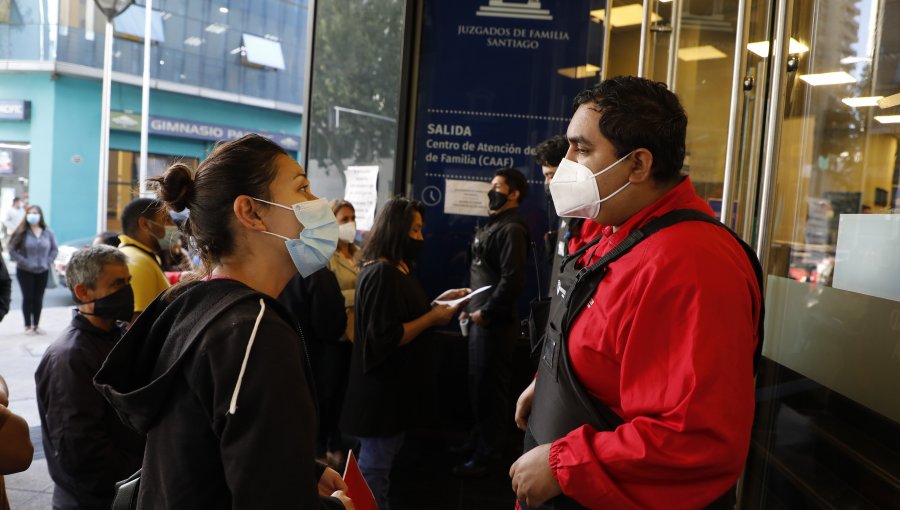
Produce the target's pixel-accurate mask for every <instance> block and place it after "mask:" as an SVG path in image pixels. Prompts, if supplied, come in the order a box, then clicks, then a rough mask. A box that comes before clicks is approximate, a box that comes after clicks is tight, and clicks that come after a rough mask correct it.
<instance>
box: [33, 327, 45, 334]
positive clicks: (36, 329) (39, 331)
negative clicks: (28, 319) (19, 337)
mask: <svg viewBox="0 0 900 510" xmlns="http://www.w3.org/2000/svg"><path fill="white" fill-rule="evenodd" d="M31 331H34V334H35V335H46V334H47V332H46V331H44V330H43V329H41V328H39V327H37V326H35V327H34V328H33V329H32V330H31Z"/></svg>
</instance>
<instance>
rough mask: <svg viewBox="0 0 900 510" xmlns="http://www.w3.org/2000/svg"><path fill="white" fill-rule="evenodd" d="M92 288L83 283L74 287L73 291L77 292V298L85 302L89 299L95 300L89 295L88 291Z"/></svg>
mask: <svg viewBox="0 0 900 510" xmlns="http://www.w3.org/2000/svg"><path fill="white" fill-rule="evenodd" d="M89 290H92V289H90V288H89V287H88V286H87V285H85V284H83V283H79V284H76V285H75V286H74V287H72V292H73V293H74V294H75V299H77V300H78V301H79V302H80V303H84V302H87V301H93V299H92V298H91V297H89V296H88V291H89Z"/></svg>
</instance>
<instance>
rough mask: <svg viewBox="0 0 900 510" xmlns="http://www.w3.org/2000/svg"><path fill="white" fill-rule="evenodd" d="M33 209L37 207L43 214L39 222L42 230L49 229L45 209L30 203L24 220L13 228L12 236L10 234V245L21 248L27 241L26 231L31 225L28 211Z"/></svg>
mask: <svg viewBox="0 0 900 510" xmlns="http://www.w3.org/2000/svg"><path fill="white" fill-rule="evenodd" d="M32 209H37V211H38V213H39V214H40V215H41V221H39V222H38V225H39V226H40V227H41V229H42V230H47V223H45V222H44V211H43V210H42V209H41V208H40V206H37V205H29V206H28V209H25V216H23V217H22V221H20V222H19V226H18V227H16V229H15V230H13V233H12V235H11V236H9V246H10V247H12V248H15V249H17V250H18V249H20V248H21V247H22V244H24V243H25V232H26V231H27V229H28V228H29V227H30V225H29V224H28V211H30V210H32Z"/></svg>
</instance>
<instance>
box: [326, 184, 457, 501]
mask: <svg viewBox="0 0 900 510" xmlns="http://www.w3.org/2000/svg"><path fill="white" fill-rule="evenodd" d="M424 213H425V207H424V205H423V204H422V203H421V202H418V201H410V200H407V199H405V198H401V197H397V198H394V199H392V200H390V201H388V202H387V204H385V206H384V208H383V209H382V211H381V213H380V214H379V215H378V218H376V219H375V224H374V226H373V227H372V230H371V231H370V232H369V234H368V235H367V236H366V241H365V244H364V246H363V251H362V266H363V267H362V271H361V272H360V274H359V280H358V282H357V287H356V304H355V308H356V316H355V318H354V322H355V324H354V328H355V337H356V338H355V341H354V343H353V357H352V359H351V361H350V380H349V383H348V385H347V394H346V397H345V400H344V410H343V413H342V416H341V430H343V431H344V432H346V433H348V434H352V435H354V436H356V437H357V438H359V440H360V443H361V445H360V450H359V468H360V470H361V471H362V473H363V476H364V477H365V479H366V482H368V484H369V487H371V489H372V493H373V494H374V495H375V500H376V502H377V503H378V508H379V509H380V510H389V500H388V491H389V488H390V473H391V467H392V466H393V462H394V458H395V457H396V455H397V452H398V451H399V450H400V446H402V444H403V433H404V431H405V430H407V429H408V428H409V426H410V424H411V423H412V422H413V421H414V420H415V419H416V410H417V405H416V400H417V399H416V393H415V392H416V390H417V389H418V388H421V387H425V386H428V384H427V381H424V380H422V376H425V375H426V374H423V373H422V372H421V371H419V370H417V369H418V368H419V367H420V366H421V364H422V362H423V355H424V354H425V353H424V352H423V349H425V348H427V347H428V345H427V344H428V338H429V336H430V332H431V331H430V330H431V328H433V327H435V326H443V325H445V324H447V323H448V322H450V319H452V318H453V316H454V315H455V314H456V311H457V309H458V307H459V304H457V305H455V306H446V305H439V306H432V305H431V300H430V299H429V298H428V296H427V295H426V294H425V290H424V289H423V288H422V286H421V285H420V284H419V281H418V280H416V278H415V277H413V276H412V275H411V274H410V272H409V270H410V264H412V262H413V261H414V260H415V258H416V256H418V254H419V253H420V252H421V251H422V246H423V243H424V240H423V237H422V228H423V217H424ZM467 292H468V289H453V290H450V291H447V292H445V293H444V294H442V299H456V298H458V297H462V296H464V295H465V294H466V293H467Z"/></svg>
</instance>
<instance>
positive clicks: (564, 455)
mask: <svg viewBox="0 0 900 510" xmlns="http://www.w3.org/2000/svg"><path fill="white" fill-rule="evenodd" d="M575 108H576V110H575V113H574V115H573V117H572V120H571V122H570V124H569V128H568V131H567V138H568V140H569V151H568V153H567V154H566V160H564V161H563V162H562V163H561V165H560V168H559V170H558V171H557V174H556V176H555V177H554V181H553V182H552V183H551V193H553V201H554V204H555V205H556V208H557V211H558V212H559V213H560V216H568V217H584V218H589V219H588V221H591V220H593V221H595V222H596V223H598V224H599V225H600V226H601V227H602V234H603V235H602V238H600V240H599V241H598V242H596V243H595V244H593V246H590V247H589V248H588V249H587V251H586V252H585V253H584V254H583V256H582V257H581V258H580V260H578V261H573V262H572V264H571V266H573V269H572V271H573V272H574V271H577V270H578V269H579V268H580V267H587V266H590V265H592V264H594V263H595V262H597V261H598V260H599V259H600V258H601V257H603V256H604V255H607V254H608V253H609V252H610V251H611V250H612V249H613V248H614V247H615V246H616V245H618V244H619V243H621V242H623V241H624V240H625V239H626V238H627V237H629V236H630V235H631V234H632V233H633V232H634V231H635V230H636V229H643V228H644V227H645V226H647V224H648V223H649V222H651V221H652V220H654V219H656V218H660V217H662V216H664V215H666V214H667V213H669V212H671V211H675V210H685V209H688V210H693V211H699V212H701V213H703V214H705V215H708V216H710V217H712V216H713V212H712V210H711V209H710V208H709V206H708V205H707V204H706V202H705V201H704V200H703V199H701V198H700V197H699V196H698V195H697V194H696V193H695V191H694V188H693V185H692V184H691V181H690V179H689V178H688V177H687V176H685V175H683V174H682V171H681V170H682V164H683V161H684V154H685V132H686V129H687V117H686V115H685V113H684V110H683V109H682V107H681V105H680V104H679V102H678V99H677V98H676V97H675V95H674V94H673V93H671V92H670V91H668V90H667V89H666V87H665V85H663V84H660V83H654V82H650V81H648V80H644V79H641V78H634V77H617V78H613V79H610V80H605V81H603V82H601V83H600V84H598V85H596V86H594V87H593V88H592V89H589V90H586V91H584V92H582V93H581V94H579V95H578V96H577V97H576V99H575ZM701 157H702V155H701ZM694 214H696V213H694ZM597 281H598V283H595V284H594V286H593V287H590V288H588V289H582V291H583V293H584V296H585V299H583V301H582V302H581V303H582V304H580V305H575V306H574V307H572V306H570V305H571V304H572V303H568V301H572V302H573V303H574V302H576V301H575V300H574V298H573V299H569V300H568V301H567V299H566V297H565V295H566V292H569V294H570V296H569V297H570V298H571V297H572V295H574V294H575V292H573V289H574V288H575V287H577V285H579V284H578V283H575V278H570V279H566V278H565V277H563V276H561V277H560V284H559V285H558V286H557V285H555V286H557V287H558V292H559V293H560V296H559V297H558V298H555V299H557V301H559V300H561V301H562V302H563V305H564V306H570V308H569V309H567V310H566V312H567V314H565V315H564V316H565V319H564V320H563V322H562V324H564V327H563V328H562V333H561V335H560V336H558V337H557V338H558V339H559V344H560V345H561V346H562V347H561V351H556V353H554V351H553V349H552V345H551V346H550V348H549V349H548V345H547V341H546V340H545V345H544V351H543V354H542V358H541V363H540V366H541V368H540V369H539V372H538V376H537V378H536V382H537V388H538V391H537V392H536V391H535V387H536V384H535V383H532V384H531V386H529V388H528V389H526V390H525V392H523V394H522V396H521V397H520V398H519V402H518V405H517V407H516V422H517V424H518V425H519V426H520V428H523V429H525V428H526V422H527V423H528V426H527V428H528V431H527V432H526V442H527V441H528V437H529V436H530V435H533V438H534V440H533V442H532V446H534V445H536V446H534V448H532V449H530V450H528V451H527V452H526V453H524V454H523V455H522V456H521V457H520V458H519V459H518V460H517V461H516V462H515V463H514V464H513V466H512V468H511V469H510V476H511V478H512V487H513V490H514V491H515V492H516V494H517V497H518V499H519V506H521V507H522V508H539V507H540V508H555V509H561V508H577V507H578V505H581V506H583V507H587V508H598V509H599V508H667V509H677V508H685V509H696V508H704V507H710V506H711V505H713V504H714V503H717V502H720V501H723V500H725V499H728V497H729V496H731V489H732V487H733V486H734V484H735V482H736V480H737V479H738V477H739V476H740V473H741V471H742V469H743V466H744V462H745V460H746V456H747V452H748V449H749V443H750V432H751V425H752V421H753V410H754V385H753V359H754V352H755V349H756V345H757V342H758V340H759V338H758V336H759V335H758V329H757V328H758V325H759V319H760V314H761V309H762V303H761V293H760V288H759V283H758V279H757V275H756V274H755V273H754V266H753V264H752V262H751V258H750V257H748V256H747V253H746V252H745V250H744V249H743V248H742V246H741V244H740V243H739V241H737V240H736V239H735V238H734V237H733V236H732V234H731V233H729V232H728V231H727V230H726V229H724V228H722V227H721V226H720V225H716V224H713V223H708V222H706V221H682V222H680V223H675V224H674V225H671V226H668V227H666V228H662V229H661V230H658V231H657V232H655V233H654V234H653V235H649V236H647V237H646V239H645V240H643V241H641V242H640V243H639V244H636V245H635V246H634V247H633V248H632V249H631V250H630V251H627V252H626V253H625V254H624V255H622V256H621V257H620V258H618V259H615V260H614V261H613V262H610V263H609V265H608V266H607V267H606V270H605V272H604V273H603V275H602V276H600V277H599V278H598V280H597ZM560 315H561V314H560ZM552 322H553V317H551V323H552ZM549 335H550V329H549V328H548V336H549ZM559 359H564V362H563V363H559ZM545 364H546V366H547V367H552V369H550V368H546V369H545V367H544V366H543V365H545ZM550 370H557V372H552V371H550ZM554 373H555V374H558V375H557V377H556V378H554V377H547V375H546V374H549V375H550V376H553V375H554ZM567 376H571V379H572V380H573V381H576V383H575V385H574V386H580V388H582V393H583V395H586V398H583V399H582V401H585V400H587V401H589V402H591V403H592V405H593V406H595V407H598V408H605V412H607V413H608V415H609V416H612V420H611V421H612V422H615V424H614V425H612V426H609V427H605V428H597V427H594V426H592V425H589V424H586V423H581V424H574V426H571V427H569V426H566V428H565V429H564V430H566V431H567V432H562V433H560V434H557V435H556V437H551V438H549V440H547V439H546V438H544V440H542V439H541V438H540V437H538V436H540V435H541V434H539V433H537V432H536V431H537V429H538V428H539V425H540V422H541V421H542V420H543V421H544V422H546V421H547V420H548V419H549V420H551V421H552V420H555V419H556V417H555V416H547V415H548V414H554V415H555V414H557V413H558V412H559V411H564V412H563V414H565V411H569V409H564V408H559V407H558V406H559V404H555V403H554V402H558V401H562V400H564V399H558V398H555V397H554V398H552V399H551V397H553V392H554V391H557V390H555V389H554V384H557V383H555V382H552V381H551V380H553V379H558V380H564V379H565V377H567ZM542 379H543V380H542ZM542 388H543V389H542ZM547 388H550V390H551V391H549V392H548V391H547ZM564 393H565V392H564V391H563V392H562V393H560V395H562V396H565V395H564ZM548 395H549V396H548ZM557 396H559V395H557ZM548 400H552V401H551V402H548ZM554 406H556V407H557V408H556V409H555V410H554ZM541 413H543V415H542V414H541ZM600 414H603V413H602V412H601V413H600ZM532 432H534V434H532ZM576 503H577V505H576Z"/></svg>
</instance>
